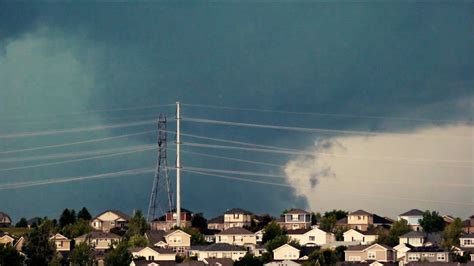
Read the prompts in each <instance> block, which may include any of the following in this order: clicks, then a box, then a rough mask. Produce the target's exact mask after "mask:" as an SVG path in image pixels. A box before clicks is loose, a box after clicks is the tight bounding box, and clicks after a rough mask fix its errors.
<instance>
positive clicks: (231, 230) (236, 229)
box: [217, 227, 254, 235]
mask: <svg viewBox="0 0 474 266" xmlns="http://www.w3.org/2000/svg"><path fill="white" fill-rule="evenodd" d="M217 234H218V235H253V234H254V233H252V232H250V231H249V230H247V229H245V228H242V227H231V228H229V229H226V230H224V231H222V232H220V233H217Z"/></svg>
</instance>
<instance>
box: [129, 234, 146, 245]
mask: <svg viewBox="0 0 474 266" xmlns="http://www.w3.org/2000/svg"><path fill="white" fill-rule="evenodd" d="M128 245H129V246H130V247H132V248H135V247H146V246H147V245H148V239H147V238H146V237H145V236H143V235H134V236H131V237H130V239H129V240H128Z"/></svg>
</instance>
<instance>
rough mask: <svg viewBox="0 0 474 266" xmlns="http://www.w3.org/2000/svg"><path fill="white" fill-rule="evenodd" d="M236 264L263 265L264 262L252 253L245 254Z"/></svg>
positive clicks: (239, 265) (242, 265)
mask: <svg viewBox="0 0 474 266" xmlns="http://www.w3.org/2000/svg"><path fill="white" fill-rule="evenodd" d="M234 266H263V262H262V261H261V260H259V259H258V258H256V257H255V256H253V255H252V254H250V253H247V254H245V256H243V257H242V258H241V259H240V260H238V261H236V262H234Z"/></svg>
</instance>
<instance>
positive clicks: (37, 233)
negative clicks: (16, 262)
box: [24, 222, 56, 266]
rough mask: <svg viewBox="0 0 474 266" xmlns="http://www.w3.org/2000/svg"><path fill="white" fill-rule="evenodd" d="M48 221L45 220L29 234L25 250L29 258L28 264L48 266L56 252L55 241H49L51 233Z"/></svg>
mask: <svg viewBox="0 0 474 266" xmlns="http://www.w3.org/2000/svg"><path fill="white" fill-rule="evenodd" d="M50 229H51V228H50V226H49V224H48V223H46V224H45V222H43V223H42V224H41V225H40V226H39V227H37V228H35V229H33V230H32V231H31V232H30V233H29V234H28V238H27V239H28V240H27V242H26V245H25V247H24V252H25V254H26V257H27V258H28V259H27V261H26V264H27V265H34V266H47V265H48V263H49V262H50V261H51V260H52V259H53V257H54V254H55V252H56V249H55V246H54V243H52V242H50V241H49V235H50V233H51V231H50Z"/></svg>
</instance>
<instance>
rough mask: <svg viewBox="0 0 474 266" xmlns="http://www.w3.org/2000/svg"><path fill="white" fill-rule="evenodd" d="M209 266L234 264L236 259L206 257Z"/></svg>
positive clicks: (229, 265)
mask: <svg viewBox="0 0 474 266" xmlns="http://www.w3.org/2000/svg"><path fill="white" fill-rule="evenodd" d="M204 260H205V261H206V262H207V265H209V266H232V265H234V261H233V260H232V259H231V258H220V259H215V258H214V259H211V258H206V259H204Z"/></svg>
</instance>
